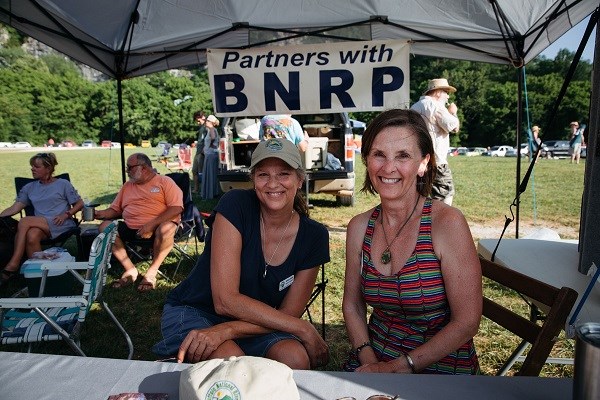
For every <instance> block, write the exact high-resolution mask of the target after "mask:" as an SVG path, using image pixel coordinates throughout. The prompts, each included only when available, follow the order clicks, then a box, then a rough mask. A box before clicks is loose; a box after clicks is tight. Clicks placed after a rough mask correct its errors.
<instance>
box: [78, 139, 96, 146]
mask: <svg viewBox="0 0 600 400" xmlns="http://www.w3.org/2000/svg"><path fill="white" fill-rule="evenodd" d="M81 147H96V142H94V141H93V140H89V139H88V140H84V141H83V142H81Z"/></svg>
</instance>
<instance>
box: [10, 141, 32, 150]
mask: <svg viewBox="0 0 600 400" xmlns="http://www.w3.org/2000/svg"><path fill="white" fill-rule="evenodd" d="M13 147H16V148H18V149H24V148H29V147H31V144H30V143H29V142H17V143H15V144H14V145H13Z"/></svg>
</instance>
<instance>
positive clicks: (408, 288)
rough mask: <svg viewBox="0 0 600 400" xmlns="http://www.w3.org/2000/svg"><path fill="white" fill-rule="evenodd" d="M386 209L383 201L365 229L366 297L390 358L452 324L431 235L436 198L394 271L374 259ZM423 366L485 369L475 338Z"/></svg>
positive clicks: (378, 349)
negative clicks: (380, 219)
mask: <svg viewBox="0 0 600 400" xmlns="http://www.w3.org/2000/svg"><path fill="white" fill-rule="evenodd" d="M380 213H381V205H379V206H377V207H376V208H375V209H374V210H373V213H372V214H371V217H370V219H369V223H368V225H367V229H366V232H365V237H364V241H363V252H362V254H363V256H362V272H361V286H362V293H363V296H364V299H365V302H366V303H367V304H368V305H370V306H371V307H372V309H373V311H372V313H371V317H370V319H369V325H368V327H369V336H370V340H371V344H372V347H373V349H374V351H375V353H376V354H377V357H378V358H379V359H380V360H382V361H389V360H392V359H395V358H398V357H399V356H401V355H402V354H405V353H408V352H410V351H411V350H413V349H415V348H417V347H419V346H420V345H421V344H423V343H425V342H427V341H428V340H429V339H431V338H432V337H433V336H434V335H435V334H436V333H437V332H439V331H440V330H441V329H442V328H443V327H444V326H446V324H448V322H449V321H450V308H449V305H448V300H447V298H446V291H445V289H444V280H443V276H442V271H441V268H440V262H439V260H438V259H437V257H436V255H435V252H434V250H433V243H432V241H431V199H430V198H428V199H426V200H425V204H424V206H423V212H422V214H421V222H420V227H419V236H418V238H417V244H416V246H415V249H414V251H413V253H412V255H411V256H410V257H409V259H408V260H407V262H406V264H405V265H404V267H403V268H402V269H401V270H400V271H399V272H398V273H397V274H395V275H391V276H384V275H382V274H381V273H380V272H379V271H377V269H376V268H375V266H374V265H373V261H372V259H371V243H372V239H373V232H374V227H375V222H376V221H377V218H378V217H379V214H380ZM397 243H401V242H397ZM422 372H423V373H433V374H479V373H480V371H479V363H478V361H477V355H476V353H475V346H474V344H473V340H472V339H471V340H470V341H468V342H467V343H465V344H464V345H462V346H461V347H460V348H459V349H457V350H456V351H454V352H452V353H450V354H448V355H447V356H446V357H444V358H442V359H441V360H440V361H438V362H437V363H435V364H432V365H430V366H429V367H427V368H426V369H424V370H423V371H422Z"/></svg>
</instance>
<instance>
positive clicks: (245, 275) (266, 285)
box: [152, 138, 329, 369]
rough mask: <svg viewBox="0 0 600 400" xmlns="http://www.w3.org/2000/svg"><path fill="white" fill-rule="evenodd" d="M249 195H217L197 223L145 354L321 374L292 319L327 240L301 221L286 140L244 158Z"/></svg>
mask: <svg viewBox="0 0 600 400" xmlns="http://www.w3.org/2000/svg"><path fill="white" fill-rule="evenodd" d="M250 176H251V178H252V182H253V184H254V189H249V190H241V189H236V190H231V191H229V192H227V193H225V194H224V195H223V197H221V199H220V200H219V203H218V204H217V206H216V207H215V209H214V211H213V214H212V215H211V217H210V218H209V219H208V220H207V222H208V224H209V226H210V230H209V232H208V235H207V238H206V243H205V246H204V251H203V253H202V255H201V256H200V258H199V259H198V262H197V263H196V266H195V267H194V269H193V270H192V272H191V273H190V275H189V276H188V277H187V278H186V279H185V280H184V281H183V282H181V283H180V284H179V285H178V286H177V287H176V288H175V289H173V290H172V291H171V293H169V295H168V296H167V301H166V304H165V306H164V309H163V315H162V318H161V332H162V337H163V340H161V341H160V342H159V343H157V344H156V345H155V346H154V347H153V348H152V351H153V352H154V353H156V354H158V355H161V356H165V357H168V356H173V355H177V360H178V361H179V362H184V361H185V362H192V363H195V362H199V361H203V360H207V359H213V358H227V357H230V356H241V355H249V356H255V357H267V358H270V359H273V360H277V361H279V362H282V363H284V364H286V365H288V366H289V367H291V368H293V369H308V368H310V367H311V366H312V367H315V366H322V365H325V364H327V360H328V348H327V345H326V343H325V341H324V340H323V339H322V338H321V336H320V335H319V333H318V332H317V330H316V329H315V327H314V326H313V325H312V324H311V323H310V322H309V321H307V320H305V319H302V318H301V316H302V314H303V313H304V308H305V307H306V304H307V302H308V300H309V298H310V295H311V293H312V291H313V288H314V285H315V281H316V278H317V275H318V272H319V266H320V265H321V264H323V263H326V262H328V261H329V234H328V232H327V229H326V228H325V226H323V225H322V224H320V223H318V222H316V221H313V220H311V219H310V218H309V217H308V206H307V204H306V200H305V199H304V197H303V196H302V188H303V181H304V176H305V175H304V169H303V168H302V162H301V159H300V153H299V151H298V149H297V148H296V147H295V146H294V145H293V144H292V143H291V142H290V141H288V140H286V139H280V138H276V139H269V140H267V141H264V142H261V143H259V144H258V146H257V147H256V150H254V152H253V154H252V160H251V165H250Z"/></svg>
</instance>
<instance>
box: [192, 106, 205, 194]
mask: <svg viewBox="0 0 600 400" xmlns="http://www.w3.org/2000/svg"><path fill="white" fill-rule="evenodd" d="M194 121H196V124H198V140H197V141H196V155H195V156H194V162H193V163H192V181H193V182H194V186H193V189H192V193H198V191H199V190H200V185H199V174H201V173H202V169H203V168H204V136H205V135H206V126H205V123H206V115H205V114H204V111H196V112H195V113H194Z"/></svg>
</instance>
